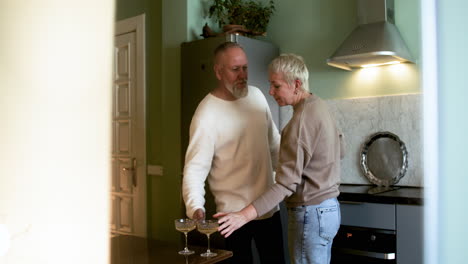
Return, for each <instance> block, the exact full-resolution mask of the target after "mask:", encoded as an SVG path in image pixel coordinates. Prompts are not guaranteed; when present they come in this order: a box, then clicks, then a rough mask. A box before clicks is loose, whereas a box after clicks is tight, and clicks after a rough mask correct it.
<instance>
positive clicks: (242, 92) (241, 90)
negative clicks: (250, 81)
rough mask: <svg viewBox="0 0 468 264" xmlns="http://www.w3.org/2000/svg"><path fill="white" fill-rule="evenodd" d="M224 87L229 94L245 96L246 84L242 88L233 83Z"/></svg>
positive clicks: (237, 96)
mask: <svg viewBox="0 0 468 264" xmlns="http://www.w3.org/2000/svg"><path fill="white" fill-rule="evenodd" d="M226 88H227V89H228V90H229V91H230V92H231V94H232V95H233V96H234V97H235V98H237V99H239V98H243V97H246V96H247V92H248V87H247V84H246V85H245V86H244V87H242V88H237V87H236V86H235V85H232V86H226Z"/></svg>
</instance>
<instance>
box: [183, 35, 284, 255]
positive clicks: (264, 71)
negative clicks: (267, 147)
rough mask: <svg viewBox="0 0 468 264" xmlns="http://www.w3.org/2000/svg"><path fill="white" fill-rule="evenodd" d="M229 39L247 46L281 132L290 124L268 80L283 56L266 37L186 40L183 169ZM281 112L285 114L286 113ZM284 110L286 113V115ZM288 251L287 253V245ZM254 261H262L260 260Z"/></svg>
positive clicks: (217, 241)
mask: <svg viewBox="0 0 468 264" xmlns="http://www.w3.org/2000/svg"><path fill="white" fill-rule="evenodd" d="M225 41H231V42H237V43H239V44H240V45H241V46H242V47H243V48H244V51H245V53H246V55H247V59H248V84H249V85H253V86H256V87H258V88H259V89H260V90H261V91H262V93H263V94H264V96H265V98H266V100H267V102H268V105H269V107H270V111H271V114H272V118H273V120H274V122H275V125H276V127H277V128H278V130H279V131H280V130H281V129H282V128H283V127H284V126H285V125H286V124H285V123H287V121H286V120H282V119H281V116H287V112H288V111H290V110H289V109H287V107H286V108H285V107H281V109H280V107H279V106H278V104H277V103H276V101H275V100H274V98H273V97H272V96H270V95H269V89H270V83H269V81H268V64H269V63H270V62H271V61H272V60H273V59H274V58H275V57H277V56H278V55H279V48H278V47H276V46H275V45H274V44H272V43H270V42H268V41H265V40H260V39H254V38H250V37H245V36H240V35H234V34H228V35H224V36H218V37H211V38H206V39H201V40H195V41H191V42H184V43H182V44H181V82H182V85H181V87H182V92H181V96H182V98H181V107H182V109H181V115H182V116H181V148H182V149H181V151H182V152H181V153H182V168H183V165H184V161H185V153H186V150H187V146H188V142H189V129H190V122H191V120H192V116H193V113H194V112H195V110H196V108H197V106H198V104H199V102H200V101H201V100H202V99H203V98H204V97H205V96H206V95H207V94H208V93H209V92H210V91H212V90H213V89H214V88H215V86H216V84H217V80H216V77H215V74H214V71H213V52H214V50H215V48H216V47H217V46H218V45H219V44H221V43H223V42H225ZM281 113H283V115H282V114H281ZM284 113H286V115H285V114H284ZM207 185H208V184H206V186H205V187H206V195H205V198H206V204H205V208H206V216H207V218H211V216H212V215H213V214H214V213H215V209H216V208H215V205H214V201H213V196H212V194H211V192H210V191H209V188H208V186H207ZM182 203H183V201H182ZM280 208H281V217H282V221H283V236H284V240H285V241H286V240H287V237H286V230H285V229H286V228H287V226H286V225H285V224H286V223H287V219H286V212H285V209H284V205H281V206H280ZM182 210H183V215H184V216H185V207H184V206H182ZM192 233H194V232H192ZM216 234H218V233H216ZM216 234H215V236H214V237H213V238H212V239H213V241H212V244H213V246H214V247H216V246H218V247H223V242H222V238H220V237H216ZM192 236H193V238H192V243H194V244H198V242H199V241H197V237H196V236H197V235H192ZM201 246H206V238H203V237H202V238H201ZM285 251H286V253H287V248H286V244H285ZM254 255H255V254H254ZM286 256H288V255H286ZM254 258H255V256H254ZM254 260H255V261H258V260H257V259H254ZM257 263H258V262H257Z"/></svg>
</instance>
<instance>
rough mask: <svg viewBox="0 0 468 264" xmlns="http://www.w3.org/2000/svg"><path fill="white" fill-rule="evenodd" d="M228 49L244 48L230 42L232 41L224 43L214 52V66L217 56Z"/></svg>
mask: <svg viewBox="0 0 468 264" xmlns="http://www.w3.org/2000/svg"><path fill="white" fill-rule="evenodd" d="M230 48H239V49H242V50H244V48H243V47H242V46H241V45H240V44H239V43H237V42H232V41H226V42H224V43H221V44H220V45H219V46H218V47H216V49H215V50H214V53H213V54H214V63H215V64H216V62H217V60H218V56H219V55H220V54H222V53H223V52H225V51H226V50H228V49H230Z"/></svg>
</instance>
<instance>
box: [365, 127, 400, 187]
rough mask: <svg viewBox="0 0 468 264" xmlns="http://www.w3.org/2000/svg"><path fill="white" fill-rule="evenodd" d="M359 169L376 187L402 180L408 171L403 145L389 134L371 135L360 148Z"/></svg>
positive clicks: (394, 136) (395, 136)
mask: <svg viewBox="0 0 468 264" xmlns="http://www.w3.org/2000/svg"><path fill="white" fill-rule="evenodd" d="M360 155H361V161H360V164H361V169H362V172H363V173H364V175H365V176H366V177H367V178H368V179H369V181H370V182H372V183H374V184H376V185H377V186H391V185H394V184H396V183H398V182H399V181H400V180H401V178H403V177H404V176H405V174H406V171H407V169H408V151H407V150H406V146H405V143H404V142H403V141H401V140H400V138H399V137H398V136H397V135H395V134H393V133H391V132H378V133H375V134H373V135H371V136H370V137H369V138H368V139H367V141H366V142H365V143H364V144H363V145H362V147H361V154H360Z"/></svg>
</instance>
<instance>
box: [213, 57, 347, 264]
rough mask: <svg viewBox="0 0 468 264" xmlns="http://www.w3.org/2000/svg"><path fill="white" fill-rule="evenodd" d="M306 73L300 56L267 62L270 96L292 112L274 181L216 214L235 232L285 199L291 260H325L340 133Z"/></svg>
mask: <svg viewBox="0 0 468 264" xmlns="http://www.w3.org/2000/svg"><path fill="white" fill-rule="evenodd" d="M308 78H309V72H308V70H307V67H306V65H305V62H304V60H303V59H302V57H300V56H297V55H294V54H282V55H280V56H279V57H277V58H275V59H274V60H273V61H272V62H271V63H270V65H269V80H270V95H271V96H273V97H274V98H275V100H276V102H277V103H278V105H280V106H285V105H292V106H293V109H294V114H293V116H292V118H291V120H290V121H289V123H288V124H287V125H286V127H285V128H284V129H283V131H282V134H281V146H280V154H279V165H278V168H277V169H276V183H275V184H274V185H273V186H271V188H270V189H269V190H267V191H266V192H265V193H263V194H262V195H261V196H260V197H258V198H257V199H256V200H255V201H254V202H252V203H251V204H250V205H248V206H247V207H245V208H244V209H242V210H241V211H239V212H232V213H226V212H220V213H217V214H215V215H214V217H217V218H219V220H218V222H219V223H220V227H219V231H220V232H221V234H222V235H223V236H225V237H228V236H229V235H231V234H232V232H234V231H235V230H237V229H238V228H240V227H241V226H243V225H244V224H246V223H248V222H249V221H252V220H254V219H256V218H257V217H260V216H262V215H263V214H265V213H267V212H269V211H270V210H271V209H272V208H273V207H275V206H276V205H278V203H280V202H281V201H282V200H285V203H286V206H287V208H288V242H289V251H290V255H291V260H292V263H308V264H309V263H315V264H324V263H330V258H331V246H332V242H333V238H334V237H335V235H336V233H337V232H338V228H339V227H340V221H341V216H340V205H339V203H338V200H337V196H338V194H339V190H338V187H339V184H340V159H341V158H342V153H343V151H342V147H341V146H342V144H341V135H340V133H339V130H338V129H337V126H336V124H335V121H334V119H333V117H332V115H331V114H330V112H329V111H328V109H327V105H326V103H325V102H324V101H323V100H322V99H320V98H319V97H318V96H317V95H315V94H312V93H310V92H309V91H308Z"/></svg>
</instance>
